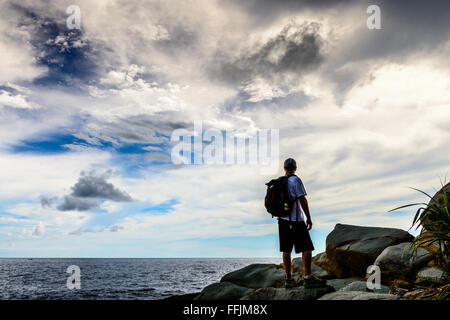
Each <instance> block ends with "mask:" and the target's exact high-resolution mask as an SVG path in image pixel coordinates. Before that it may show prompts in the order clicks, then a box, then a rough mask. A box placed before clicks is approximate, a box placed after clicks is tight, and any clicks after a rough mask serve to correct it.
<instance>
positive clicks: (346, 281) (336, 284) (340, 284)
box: [327, 279, 358, 291]
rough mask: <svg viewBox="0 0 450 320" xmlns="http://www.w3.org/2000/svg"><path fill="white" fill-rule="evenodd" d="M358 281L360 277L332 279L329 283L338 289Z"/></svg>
mask: <svg viewBox="0 0 450 320" xmlns="http://www.w3.org/2000/svg"><path fill="white" fill-rule="evenodd" d="M355 281H358V279H330V280H327V284H328V285H330V286H332V287H333V288H334V289H335V290H336V291H338V290H340V289H342V288H344V287H345V286H346V285H348V284H350V283H352V282H355Z"/></svg>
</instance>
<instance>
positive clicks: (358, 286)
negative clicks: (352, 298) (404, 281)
mask: <svg viewBox="0 0 450 320" xmlns="http://www.w3.org/2000/svg"><path fill="white" fill-rule="evenodd" d="M341 290H342V291H362V292H375V293H389V292H390V290H389V287H387V286H385V285H381V286H380V289H376V288H375V289H373V290H371V289H368V288H367V282H366V281H354V282H352V283H349V284H348V285H346V286H345V287H343V288H342V289H341Z"/></svg>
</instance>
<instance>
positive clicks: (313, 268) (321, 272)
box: [292, 258, 330, 278]
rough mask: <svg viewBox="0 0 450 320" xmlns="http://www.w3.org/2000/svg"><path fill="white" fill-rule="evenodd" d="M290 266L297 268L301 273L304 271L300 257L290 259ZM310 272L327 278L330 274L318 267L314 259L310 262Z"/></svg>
mask: <svg viewBox="0 0 450 320" xmlns="http://www.w3.org/2000/svg"><path fill="white" fill-rule="evenodd" d="M292 266H293V267H294V270H295V269H296V268H297V270H299V271H301V272H302V273H304V271H305V267H304V266H303V261H302V258H294V259H292ZM311 272H312V273H313V274H315V275H316V276H318V277H320V278H327V277H329V276H330V274H329V273H328V272H327V271H326V270H324V269H322V268H321V267H319V266H318V265H317V264H316V263H315V262H314V260H313V261H312V263H311Z"/></svg>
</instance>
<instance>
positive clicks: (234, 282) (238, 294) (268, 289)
mask: <svg viewBox="0 0 450 320" xmlns="http://www.w3.org/2000/svg"><path fill="white" fill-rule="evenodd" d="M413 239H414V237H413V236H412V235H411V234H409V233H408V232H407V231H404V230H401V229H394V228H379V227H363V226H354V225H344V224H337V225H336V226H335V228H334V230H333V231H332V232H331V233H330V234H329V235H328V236H327V239H326V251H325V252H322V253H319V254H317V255H315V256H314V257H313V264H312V272H313V274H315V275H316V276H317V277H320V278H323V279H326V283H325V284H324V285H322V286H320V287H317V288H304V287H302V286H299V287H294V288H289V289H285V288H283V284H284V266H283V265H282V264H280V265H276V264H251V265H248V266H246V267H244V268H241V269H239V270H235V271H233V272H230V273H228V274H226V275H224V276H223V277H222V278H221V279H220V281H219V282H217V283H213V284H211V285H209V286H207V287H205V288H204V289H203V290H202V291H201V292H198V293H193V294H187V295H181V296H173V297H170V298H167V299H168V300H402V299H436V298H437V297H438V296H439V294H440V293H441V292H442V290H443V289H444V288H446V287H449V286H450V274H449V273H448V272H446V271H444V270H443V269H442V268H440V267H439V266H437V265H436V262H435V260H434V252H433V249H432V248H427V249H425V248H419V250H418V252H417V255H416V256H414V257H413V256H412V254H411V252H410V250H409V249H410V244H411V242H412V241H413ZM371 265H374V266H377V267H379V270H380V280H381V286H380V288H379V289H376V288H375V289H373V290H370V289H368V288H367V279H368V277H369V276H370V274H367V273H366V271H367V268H368V267H369V266H371ZM292 272H293V277H294V279H297V280H298V279H301V278H302V276H303V264H302V260H301V258H300V257H298V258H295V259H293V261H292Z"/></svg>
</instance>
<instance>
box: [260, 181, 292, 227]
mask: <svg viewBox="0 0 450 320" xmlns="http://www.w3.org/2000/svg"><path fill="white" fill-rule="evenodd" d="M288 178H289V177H288V176H281V177H279V178H278V179H272V180H270V181H269V182H267V183H266V186H267V193H266V197H265V199H264V205H265V207H266V209H267V212H269V213H270V214H271V215H272V218H273V217H287V216H289V217H290V213H291V211H292V208H293V206H294V202H295V199H293V198H291V197H290V196H289V192H288Z"/></svg>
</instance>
